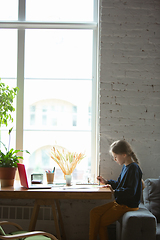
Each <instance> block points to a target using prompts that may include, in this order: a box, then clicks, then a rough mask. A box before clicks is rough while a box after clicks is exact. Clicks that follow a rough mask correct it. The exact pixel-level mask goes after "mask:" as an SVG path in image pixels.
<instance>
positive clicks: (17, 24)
mask: <svg viewBox="0 0 160 240" xmlns="http://www.w3.org/2000/svg"><path fill="white" fill-rule="evenodd" d="M93 1H94V13H93V16H94V18H93V19H94V21H93V22H83V23H82V22H76V23H72V22H61V23H57V22H30V21H29V22H28V21H25V6H26V0H19V14H18V21H0V28H5V29H7V28H8V29H17V30H18V40H17V41H18V50H17V51H18V53H17V54H18V57H17V87H19V89H20V91H19V92H18V95H17V108H16V110H17V111H16V119H17V122H16V149H23V116H24V114H23V105H24V97H23V96H24V51H25V29H92V30H93V59H92V69H93V71H92V106H91V112H92V118H91V148H92V149H91V175H92V176H94V177H96V175H97V174H98V171H99V137H98V136H99V134H98V125H99V122H98V108H99V107H98V106H99V104H98V56H99V52H98V50H99V1H98V0H93ZM22 154H23V153H22Z"/></svg>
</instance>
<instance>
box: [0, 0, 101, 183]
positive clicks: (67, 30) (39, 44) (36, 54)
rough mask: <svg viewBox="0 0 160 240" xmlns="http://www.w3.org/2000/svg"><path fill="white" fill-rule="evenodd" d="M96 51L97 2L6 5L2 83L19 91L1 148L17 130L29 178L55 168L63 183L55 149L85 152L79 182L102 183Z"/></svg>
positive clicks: (0, 5) (45, 0)
mask: <svg viewBox="0 0 160 240" xmlns="http://www.w3.org/2000/svg"><path fill="white" fill-rule="evenodd" d="M11 6H12V7H11ZM62 6H63V7H62ZM82 13H83V14H82ZM97 49H98V0H19V1H18V0H0V78H1V81H2V82H4V83H6V84H8V85H9V86H13V87H14V86H18V87H19V89H20V91H19V93H18V96H17V98H16V100H17V104H16V101H15V107H16V114H15V113H14V115H13V117H14V123H13V124H10V125H9V126H8V128H6V127H5V126H1V140H2V141H3V142H6V143H7V141H8V140H7V139H8V133H7V131H8V129H9V128H10V127H11V126H13V125H14V131H13V133H12V138H11V139H12V140H11V146H12V147H14V148H17V149H27V150H28V151H29V152H30V153H31V154H30V155H28V154H24V163H25V165H26V168H27V173H28V175H30V174H31V173H33V172H42V173H44V171H45V170H46V169H52V168H53V167H54V166H55V168H56V173H55V174H56V175H55V179H56V178H57V179H58V180H61V179H63V174H62V172H61V170H60V169H59V167H58V166H57V165H56V163H55V162H54V161H53V160H52V159H51V158H50V149H51V148H52V146H54V145H59V146H62V147H64V148H66V149H68V150H69V151H73V152H85V155H86V157H85V159H83V160H82V161H81V163H80V164H79V165H77V167H76V169H75V171H74V173H73V178H74V180H78V181H79V180H82V181H83V180H86V178H87V177H93V176H95V175H96V169H97V155H98V154H97V142H96V139H97V126H96V117H97V112H96V111H97ZM17 56H18V57H17Z"/></svg>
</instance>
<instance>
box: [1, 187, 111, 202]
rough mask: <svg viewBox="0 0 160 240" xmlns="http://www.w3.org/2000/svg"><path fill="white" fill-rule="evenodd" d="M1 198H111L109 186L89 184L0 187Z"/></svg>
mask: <svg viewBox="0 0 160 240" xmlns="http://www.w3.org/2000/svg"><path fill="white" fill-rule="evenodd" d="M0 198H3V199H111V198H112V193H111V191H110V189H109V188H101V187H100V186H98V185H93V186H92V185H91V186H88V185H87V186H86V185H84V186H77V185H75V186H71V187H66V186H62V187H59V186H55V187H52V188H51V189H25V188H23V187H21V186H18V185H16V186H14V187H6V188H1V189H0Z"/></svg>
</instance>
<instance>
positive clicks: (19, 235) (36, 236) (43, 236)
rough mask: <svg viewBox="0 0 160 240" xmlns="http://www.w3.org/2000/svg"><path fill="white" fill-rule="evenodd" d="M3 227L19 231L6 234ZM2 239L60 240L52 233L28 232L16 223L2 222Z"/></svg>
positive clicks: (0, 234)
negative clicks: (14, 228)
mask: <svg viewBox="0 0 160 240" xmlns="http://www.w3.org/2000/svg"><path fill="white" fill-rule="evenodd" d="M2 225H11V226H14V227H16V228H17V229H18V231H15V232H11V233H9V234H6V233H5V232H4V230H3V228H2V227H1V226H2ZM0 239H7V240H9V239H17V240H23V239H27V240H49V239H51V240H58V239H57V238H56V237H55V236H53V235H52V234H50V233H47V232H43V231H31V232H27V231H24V230H23V229H22V227H21V226H20V225H19V224H17V223H14V222H9V221H0Z"/></svg>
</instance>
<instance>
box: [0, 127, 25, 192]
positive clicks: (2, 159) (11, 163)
mask: <svg viewBox="0 0 160 240" xmlns="http://www.w3.org/2000/svg"><path fill="white" fill-rule="evenodd" d="M12 129H13V128H11V129H10V130H9V145H8V149H7V147H6V145H5V144H4V143H3V142H2V141H0V142H1V143H2V145H3V146H4V148H5V152H2V150H0V179H1V187H7V186H13V183H14V178H15V173H16V170H17V163H18V162H19V159H23V157H22V156H17V153H18V152H24V151H25V152H27V153H29V152H28V151H27V150H24V151H23V150H14V149H13V148H11V149H9V147H10V138H11V136H10V134H11V131H12Z"/></svg>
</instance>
